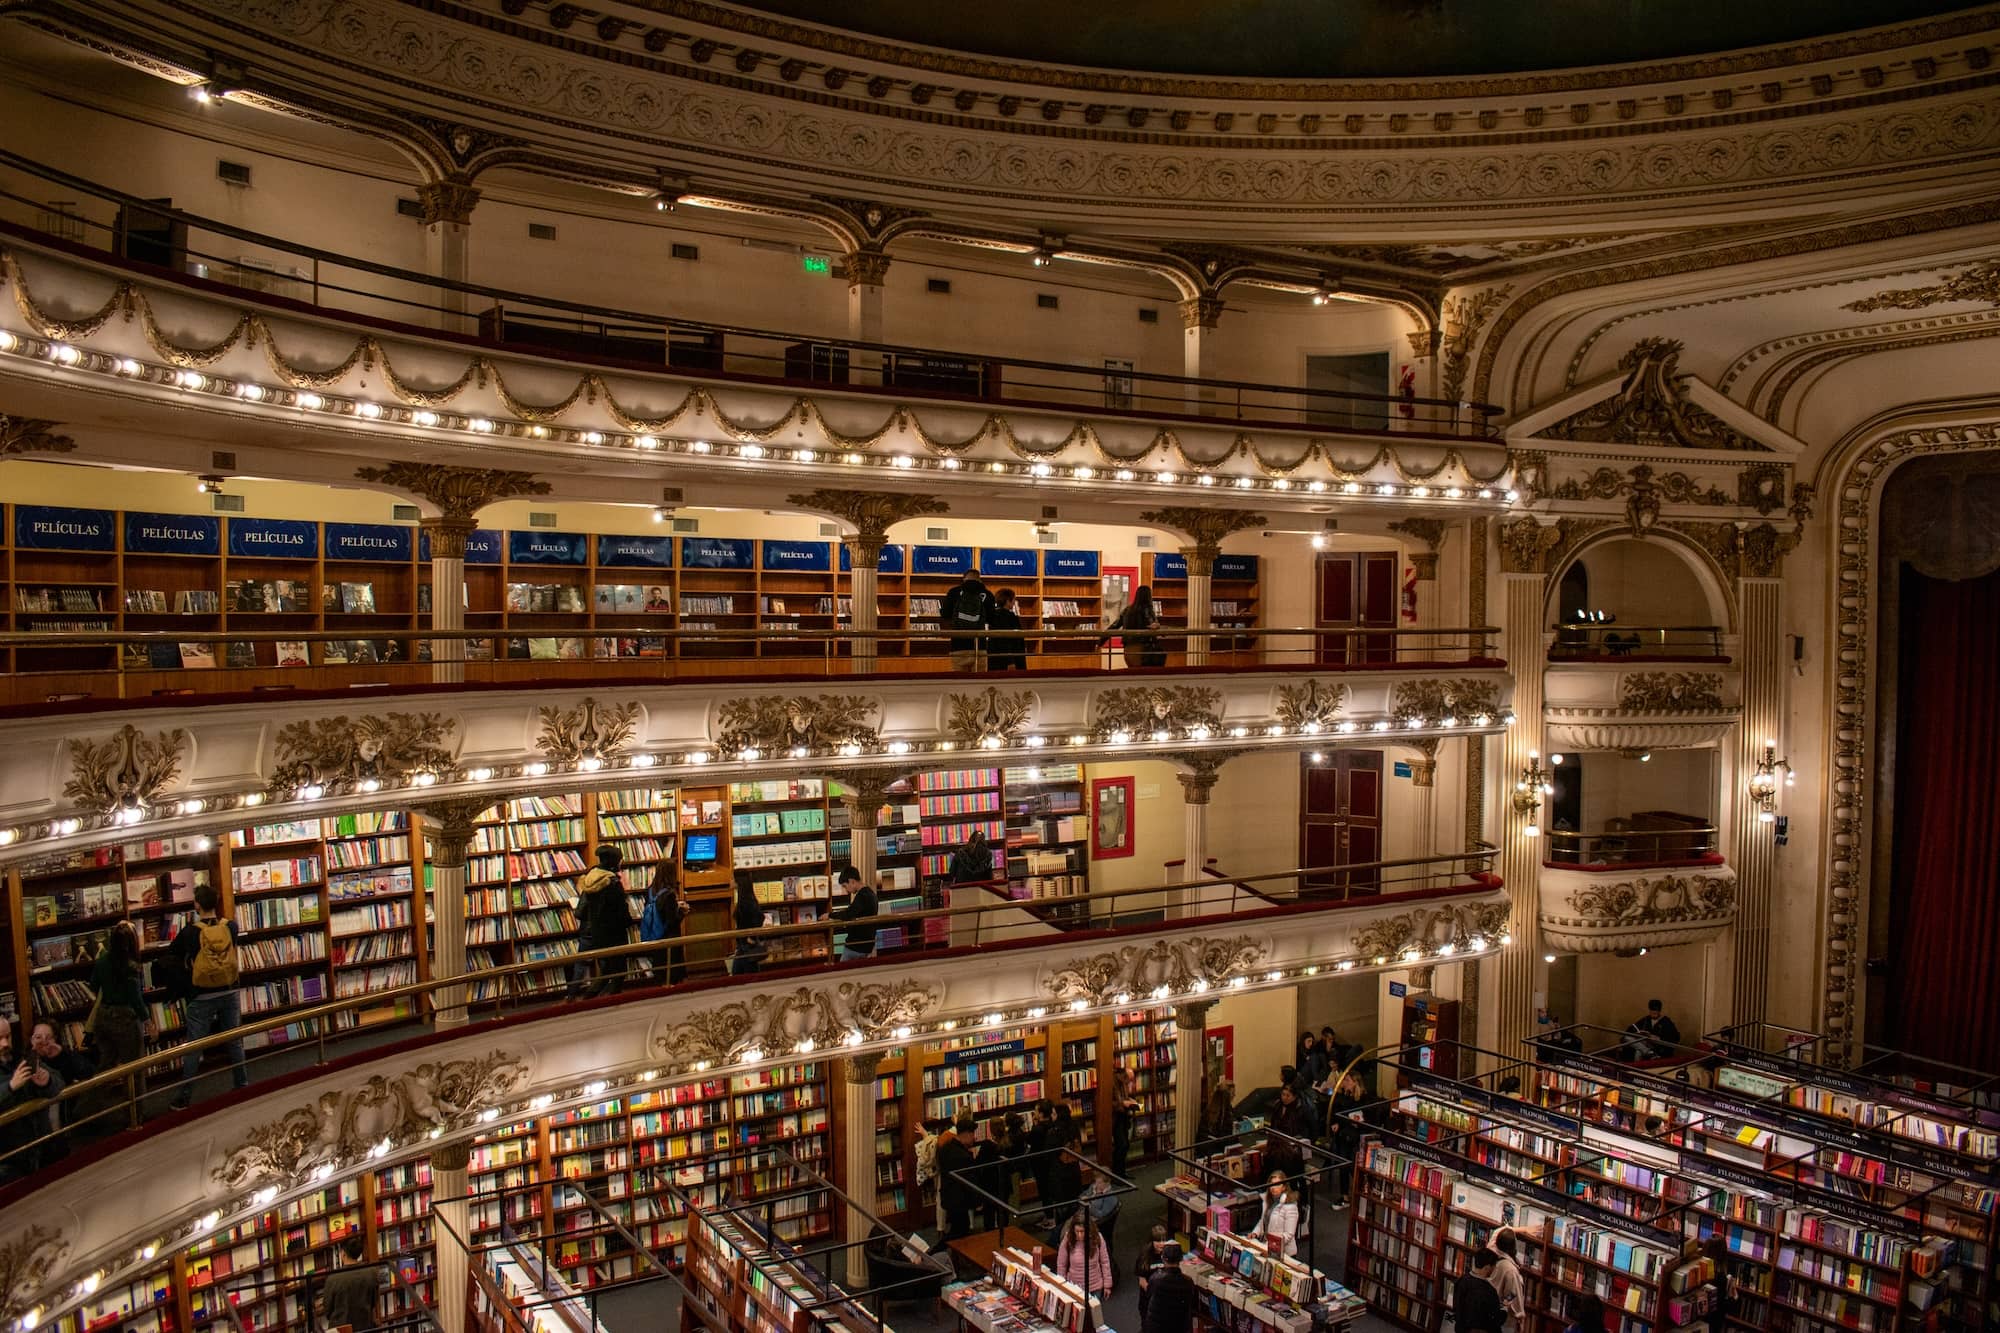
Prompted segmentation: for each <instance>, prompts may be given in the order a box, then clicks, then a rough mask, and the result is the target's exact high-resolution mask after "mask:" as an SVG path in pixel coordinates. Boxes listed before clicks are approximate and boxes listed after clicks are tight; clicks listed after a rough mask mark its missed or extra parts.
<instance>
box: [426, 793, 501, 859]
mask: <svg viewBox="0 0 2000 1333" xmlns="http://www.w3.org/2000/svg"><path fill="white" fill-rule="evenodd" d="M493 804H494V802H493V800H492V799H491V798H490V797H484V796H469V797H465V798H463V799H461V800H456V801H436V802H433V803H432V804H430V805H424V806H419V807H417V813H418V814H420V815H422V816H423V817H424V827H423V836H424V840H425V841H426V842H427V843H429V844H430V850H429V853H428V855H427V856H426V857H425V858H424V859H425V862H426V863H427V864H429V865H434V866H438V867H441V868H449V867H452V866H462V865H464V864H465V861H466V857H467V856H468V855H469V854H470V852H471V850H472V840H473V839H474V838H475V837H477V836H478V835H479V816H480V815H481V814H483V813H485V812H486V811H487V810H490V809H492V807H493Z"/></svg>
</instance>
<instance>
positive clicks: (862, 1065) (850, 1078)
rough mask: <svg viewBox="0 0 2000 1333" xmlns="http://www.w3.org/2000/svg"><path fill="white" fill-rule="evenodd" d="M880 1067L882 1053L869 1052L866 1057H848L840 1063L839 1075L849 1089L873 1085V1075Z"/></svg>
mask: <svg viewBox="0 0 2000 1333" xmlns="http://www.w3.org/2000/svg"><path fill="white" fill-rule="evenodd" d="M881 1067H882V1052H880V1051H870V1052H868V1053H867V1054H866V1055H850V1056H846V1057H845V1058H843V1059H842V1060H841V1062H840V1073H841V1076H842V1078H844V1079H845V1080H846V1081H847V1083H848V1085H849V1086H850V1087H853V1086H857V1085H859V1084H863V1083H873V1082H874V1081H875V1073H876V1071H877V1070H878V1069H880V1068H881Z"/></svg>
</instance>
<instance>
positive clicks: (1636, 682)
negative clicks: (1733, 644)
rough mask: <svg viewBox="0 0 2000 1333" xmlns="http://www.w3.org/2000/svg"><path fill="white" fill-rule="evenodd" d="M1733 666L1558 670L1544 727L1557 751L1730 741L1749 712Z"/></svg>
mask: <svg viewBox="0 0 2000 1333" xmlns="http://www.w3.org/2000/svg"><path fill="white" fill-rule="evenodd" d="M1741 685H1742V678H1741V675H1740V673H1738V672H1737V671H1736V669H1735V668H1734V667H1731V666H1728V665H1718V666H1706V665H1704V666H1691V665H1680V664H1674V665H1664V666H1663V665H1661V664H1659V663H1649V662H1646V661H1644V660H1637V659H1635V660H1632V661H1624V662H1589V663H1584V662H1576V663H1559V664H1553V665H1551V666H1550V667H1549V668H1548V670H1547V674H1546V675H1545V676H1544V677H1543V694H1542V723H1543V726H1544V727H1545V728H1546V731H1545V733H1544V734H1545V736H1546V738H1547V740H1548V744H1549V748H1550V749H1552V750H1685V749H1693V748H1695V747H1697V746H1703V745H1713V744H1715V743H1717V742H1719V741H1721V740H1722V739H1723V738H1725V737H1726V736H1728V735H1729V732H1730V729H1731V728H1732V727H1734V726H1735V725H1736V721H1737V717H1738V715H1739V714H1740V713H1741V712H1742V709H1741V707H1740V705H1739V703H1738V699H1739V697H1740V695H1739V691H1740V689H1741Z"/></svg>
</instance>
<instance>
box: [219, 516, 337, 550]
mask: <svg viewBox="0 0 2000 1333" xmlns="http://www.w3.org/2000/svg"><path fill="white" fill-rule="evenodd" d="M229 554H231V555H261V556H274V557H276V558H278V559H282V560H311V559H312V558H313V557H315V556H317V555H318V554H319V524H317V523H307V522H303V521H301V520H299V519H295V518H232V519H230V520H229Z"/></svg>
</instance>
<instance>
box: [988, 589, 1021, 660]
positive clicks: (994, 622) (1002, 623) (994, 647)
mask: <svg viewBox="0 0 2000 1333" xmlns="http://www.w3.org/2000/svg"><path fill="white" fill-rule="evenodd" d="M1018 606H1019V603H1018V602H1017V601H1016V600H1015V597H1014V590H1013V589H1012V588H1002V589H1001V590H1000V591H999V592H996V593H994V594H993V609H992V611H990V612H988V613H987V624H988V625H989V626H990V627H991V628H993V629H996V630H1016V631H1018V630H1019V629H1020V628H1021V612H1020V611H1019V609H1018ZM987 651H988V652H989V653H991V654H992V657H991V659H990V663H989V664H990V665H991V666H992V668H993V669H994V670H995V671H1026V670H1027V669H1028V641H1027V640H1026V639H1024V638H1021V637H1020V636H1019V635H1018V633H1017V634H1009V635H1005V636H996V637H995V638H992V639H989V640H988V641H987Z"/></svg>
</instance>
